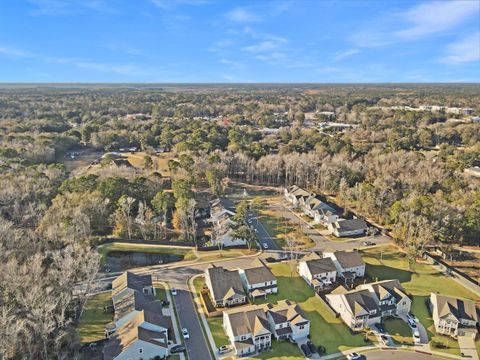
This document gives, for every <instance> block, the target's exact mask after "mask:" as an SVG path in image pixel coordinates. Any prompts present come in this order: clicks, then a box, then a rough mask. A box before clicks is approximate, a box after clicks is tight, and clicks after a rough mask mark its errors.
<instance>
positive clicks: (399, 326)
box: [385, 318, 413, 345]
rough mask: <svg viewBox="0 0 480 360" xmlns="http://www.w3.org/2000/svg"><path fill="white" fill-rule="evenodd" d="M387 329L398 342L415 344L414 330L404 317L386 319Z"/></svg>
mask: <svg viewBox="0 0 480 360" xmlns="http://www.w3.org/2000/svg"><path fill="white" fill-rule="evenodd" d="M385 330H386V331H387V333H388V334H389V335H391V337H392V338H393V340H394V341H395V343H396V344H400V345H413V337H412V330H411V329H410V326H408V324H407V323H406V322H405V321H403V320H402V319H395V318H390V319H387V320H385Z"/></svg>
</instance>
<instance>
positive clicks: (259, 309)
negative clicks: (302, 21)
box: [225, 305, 271, 336]
mask: <svg viewBox="0 0 480 360" xmlns="http://www.w3.org/2000/svg"><path fill="white" fill-rule="evenodd" d="M225 314H226V315H227V316H228V319H229V321H230V326H231V328H232V331H233V335H234V336H239V335H247V334H252V335H253V336H258V335H263V334H269V333H271V332H270V327H269V325H268V321H267V317H266V314H265V308H264V307H263V306H257V305H250V306H246V307H243V308H242V309H239V310H229V311H225Z"/></svg>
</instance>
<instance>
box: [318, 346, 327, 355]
mask: <svg viewBox="0 0 480 360" xmlns="http://www.w3.org/2000/svg"><path fill="white" fill-rule="evenodd" d="M317 352H318V353H319V354H320V355H321V354H325V353H326V352H327V349H325V346H323V345H318V348H317Z"/></svg>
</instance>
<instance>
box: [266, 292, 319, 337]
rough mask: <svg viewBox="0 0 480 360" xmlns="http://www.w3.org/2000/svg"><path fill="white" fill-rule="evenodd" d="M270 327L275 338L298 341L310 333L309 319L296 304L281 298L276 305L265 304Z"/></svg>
mask: <svg viewBox="0 0 480 360" xmlns="http://www.w3.org/2000/svg"><path fill="white" fill-rule="evenodd" d="M267 309H268V310H267V318H268V322H269V323H270V329H271V331H272V333H273V336H274V337H275V339H277V340H287V339H288V340H291V341H294V342H296V341H298V340H299V339H303V338H307V336H308V335H309V334H310V320H308V318H307V317H306V316H305V314H304V312H303V311H302V309H301V308H300V306H299V305H298V304H296V303H295V302H292V301H290V300H281V301H279V302H278V303H277V304H276V305H271V304H268V305H267Z"/></svg>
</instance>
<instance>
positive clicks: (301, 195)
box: [284, 185, 312, 206]
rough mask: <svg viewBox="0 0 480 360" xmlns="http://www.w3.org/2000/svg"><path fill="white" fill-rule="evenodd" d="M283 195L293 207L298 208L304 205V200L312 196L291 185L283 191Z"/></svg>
mask: <svg viewBox="0 0 480 360" xmlns="http://www.w3.org/2000/svg"><path fill="white" fill-rule="evenodd" d="M284 195H285V199H286V200H287V201H288V202H290V203H291V204H292V205H293V206H300V205H302V204H304V203H305V200H306V199H308V198H309V197H310V196H311V195H312V194H311V193H309V192H308V191H306V190H304V189H302V188H300V187H298V186H297V185H292V186H290V187H288V188H286V189H285V193H284Z"/></svg>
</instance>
